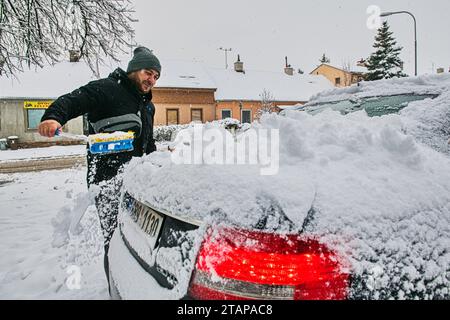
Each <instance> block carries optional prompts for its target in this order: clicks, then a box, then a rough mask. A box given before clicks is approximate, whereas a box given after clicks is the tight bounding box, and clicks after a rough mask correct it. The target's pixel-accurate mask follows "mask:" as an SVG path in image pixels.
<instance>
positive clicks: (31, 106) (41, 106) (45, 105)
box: [23, 101, 53, 109]
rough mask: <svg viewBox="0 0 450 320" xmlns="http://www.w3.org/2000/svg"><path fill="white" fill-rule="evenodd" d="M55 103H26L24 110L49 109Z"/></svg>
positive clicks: (24, 103)
mask: <svg viewBox="0 0 450 320" xmlns="http://www.w3.org/2000/svg"><path fill="white" fill-rule="evenodd" d="M52 102H53V101H24V102H23V107H24V109H47V108H48V107H49V106H50V105H51V104H52Z"/></svg>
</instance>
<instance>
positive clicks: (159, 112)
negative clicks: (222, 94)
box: [152, 88, 215, 126]
mask: <svg viewBox="0 0 450 320" xmlns="http://www.w3.org/2000/svg"><path fill="white" fill-rule="evenodd" d="M214 91H215V90H214V89H210V90H208V89H204V90H196V89H176V88H154V89H153V91H152V94H153V99H152V101H153V104H154V105H155V108H156V111H155V125H156V126H163V125H167V109H176V110H178V122H179V124H187V123H190V122H191V121H192V118H191V110H192V109H202V113H203V122H207V121H213V120H215V100H214Z"/></svg>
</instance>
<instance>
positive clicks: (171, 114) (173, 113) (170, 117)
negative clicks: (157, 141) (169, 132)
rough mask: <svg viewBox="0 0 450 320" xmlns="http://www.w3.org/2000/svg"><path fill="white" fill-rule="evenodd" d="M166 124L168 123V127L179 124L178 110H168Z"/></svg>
mask: <svg viewBox="0 0 450 320" xmlns="http://www.w3.org/2000/svg"><path fill="white" fill-rule="evenodd" d="M166 123H167V125H171V124H179V121H178V109H167V110H166Z"/></svg>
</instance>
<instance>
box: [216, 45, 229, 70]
mask: <svg viewBox="0 0 450 320" xmlns="http://www.w3.org/2000/svg"><path fill="white" fill-rule="evenodd" d="M219 50H222V51H225V69H228V51H232V48H229V49H228V48H223V47H220V48H219Z"/></svg>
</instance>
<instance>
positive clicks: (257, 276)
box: [189, 228, 349, 300]
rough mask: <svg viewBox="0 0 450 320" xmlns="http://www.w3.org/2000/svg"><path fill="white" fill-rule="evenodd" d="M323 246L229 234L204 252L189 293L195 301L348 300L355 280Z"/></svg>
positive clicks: (217, 235) (217, 234)
mask: <svg viewBox="0 0 450 320" xmlns="http://www.w3.org/2000/svg"><path fill="white" fill-rule="evenodd" d="M341 269H342V266H341V264H340V262H339V260H338V258H337V256H336V255H335V254H334V253H333V252H332V251H330V250H329V249H328V248H327V247H326V246H325V245H323V244H321V243H319V242H318V241H317V240H314V239H308V238H305V237H301V236H299V235H278V234H272V233H264V232H255V231H246V230H236V229H231V228H224V229H220V230H216V231H214V232H210V233H209V234H208V236H207V237H206V239H205V240H204V242H203V243H202V246H201V248H200V252H199V255H198V257H197V262H196V265H195V270H194V273H193V276H192V279H191V283H190V287H189V295H190V296H191V297H192V298H195V299H220V300H227V299H295V300H326V299H332V300H341V299H346V298H347V291H348V283H349V275H348V273H345V272H342V270H341Z"/></svg>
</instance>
